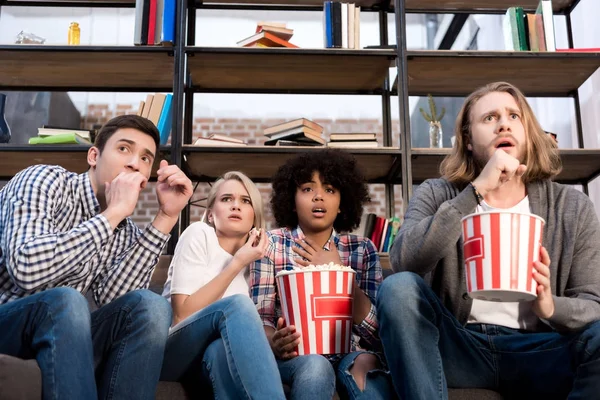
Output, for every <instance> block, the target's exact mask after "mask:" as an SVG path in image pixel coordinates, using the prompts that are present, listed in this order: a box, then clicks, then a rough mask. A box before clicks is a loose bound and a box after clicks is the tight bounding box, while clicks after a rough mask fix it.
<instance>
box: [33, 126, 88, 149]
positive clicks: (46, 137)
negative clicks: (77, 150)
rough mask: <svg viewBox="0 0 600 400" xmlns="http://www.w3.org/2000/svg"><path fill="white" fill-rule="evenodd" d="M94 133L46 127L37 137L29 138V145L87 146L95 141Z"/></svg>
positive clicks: (40, 130)
mask: <svg viewBox="0 0 600 400" xmlns="http://www.w3.org/2000/svg"><path fill="white" fill-rule="evenodd" d="M94 133H95V132H94V131H88V130H85V129H69V128H60V127H53V126H47V125H44V126H42V127H41V128H38V134H37V136H34V137H32V138H29V144H87V145H91V144H92V143H93V141H94Z"/></svg>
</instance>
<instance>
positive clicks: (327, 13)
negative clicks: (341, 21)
mask: <svg viewBox="0 0 600 400" xmlns="http://www.w3.org/2000/svg"><path fill="white" fill-rule="evenodd" d="M331 3H332V2H331V1H326V2H325V3H324V4H323V25H324V26H323V28H324V30H325V47H326V48H328V49H330V48H332V47H333V14H332V5H331Z"/></svg>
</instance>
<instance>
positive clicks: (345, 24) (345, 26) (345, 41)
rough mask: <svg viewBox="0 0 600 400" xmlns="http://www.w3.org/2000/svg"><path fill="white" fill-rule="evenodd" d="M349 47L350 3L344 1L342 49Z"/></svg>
mask: <svg viewBox="0 0 600 400" xmlns="http://www.w3.org/2000/svg"><path fill="white" fill-rule="evenodd" d="M347 48H348V3H342V49H347Z"/></svg>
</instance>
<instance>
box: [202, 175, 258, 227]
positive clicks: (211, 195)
mask: <svg viewBox="0 0 600 400" xmlns="http://www.w3.org/2000/svg"><path fill="white" fill-rule="evenodd" d="M230 180H235V181H238V182H240V183H241V184H242V185H243V186H244V188H245V189H246V191H247V192H248V195H249V196H250V201H251V202H252V208H253V209H254V227H255V228H260V229H264V228H265V217H264V208H263V201H262V196H261V195H260V191H259V190H258V188H257V187H256V185H255V184H254V182H252V180H251V179H250V178H248V177H247V176H246V175H245V174H244V173H242V172H239V171H229V172H226V173H225V174H223V176H222V177H220V178H219V179H217V181H216V182H215V183H214V184H213V186H212V188H211V189H210V192H208V197H207V199H206V209H205V210H204V214H203V215H202V221H203V222H205V223H207V224H208V225H210V226H213V227H214V225H213V223H211V222H210V221H208V213H209V212H210V210H211V209H212V207H213V205H214V204H215V199H216V197H217V192H218V191H219V188H220V187H221V185H222V184H223V183H224V182H226V181H230Z"/></svg>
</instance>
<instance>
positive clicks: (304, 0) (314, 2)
mask: <svg viewBox="0 0 600 400" xmlns="http://www.w3.org/2000/svg"><path fill="white" fill-rule="evenodd" d="M196 1H198V0H196ZM379 3H381V0H356V1H355V4H356V5H357V6H361V7H367V8H368V7H372V6H375V5H377V4H379ZM202 4H204V5H207V6H210V5H211V4H246V5H247V4H252V5H255V4H263V5H269V6H282V7H284V6H307V7H316V6H318V7H323V0H287V1H286V0H205V1H202Z"/></svg>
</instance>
